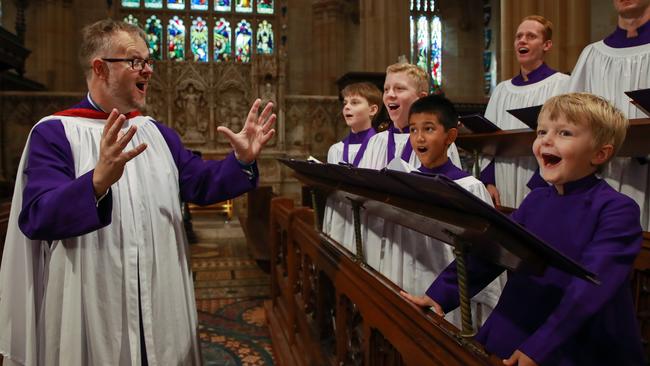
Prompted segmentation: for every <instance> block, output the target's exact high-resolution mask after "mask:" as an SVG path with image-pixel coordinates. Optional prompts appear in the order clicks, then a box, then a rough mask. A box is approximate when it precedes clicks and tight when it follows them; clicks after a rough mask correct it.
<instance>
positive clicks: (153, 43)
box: [144, 15, 163, 60]
mask: <svg viewBox="0 0 650 366" xmlns="http://www.w3.org/2000/svg"><path fill="white" fill-rule="evenodd" d="M144 32H145V33H146V34H147V46H149V54H150V55H151V57H152V58H153V59H154V60H162V39H163V37H162V32H163V30H162V23H161V22H160V19H158V18H156V16H155V15H152V16H151V17H149V18H148V19H147V24H146V25H145V27H144Z"/></svg>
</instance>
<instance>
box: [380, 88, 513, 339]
mask: <svg viewBox="0 0 650 366" xmlns="http://www.w3.org/2000/svg"><path fill="white" fill-rule="evenodd" d="M457 126H458V114H457V113H456V109H455V108H454V105H453V104H452V103H451V102H450V101H449V100H448V99H446V98H444V97H442V96H438V95H429V96H426V97H422V98H420V99H418V100H417V101H416V102H415V103H413V105H412V106H411V109H410V111H409V142H410V144H411V146H412V148H413V150H414V151H415V154H416V155H417V158H418V160H419V161H420V163H421V165H420V167H419V168H418V169H417V171H419V172H420V173H422V174H436V175H444V176H445V177H447V178H449V179H452V180H454V182H456V183H457V184H458V185H460V186H461V187H463V188H465V189H466V190H468V191H469V192H471V193H473V194H474V195H476V196H477V197H478V198H480V199H482V200H483V201H485V202H487V203H489V204H492V200H491V198H490V195H489V193H488V192H487V190H486V189H485V186H484V185H483V183H482V182H481V181H479V180H478V179H476V178H474V177H473V176H471V175H470V174H468V173H467V172H465V171H463V170H461V169H460V168H458V167H457V166H455V165H454V164H453V163H452V162H451V160H450V159H449V157H448V156H447V149H448V148H449V146H451V144H452V143H453V142H454V140H455V139H456V136H457V135H458V128H457ZM403 164H406V163H405V162H404V163H403ZM390 227H391V228H392V230H394V231H393V233H392V234H393V235H391V236H390V237H389V238H390V241H389V242H387V244H388V245H385V246H384V247H385V249H384V256H386V257H388V258H390V262H389V263H388V265H386V266H383V265H382V267H380V272H382V273H383V274H385V275H386V276H388V277H389V278H390V279H391V280H392V281H393V282H395V283H396V284H397V285H398V286H400V287H402V288H403V289H404V290H405V291H407V292H411V293H422V292H424V291H425V290H426V289H427V287H428V286H429V285H430V284H431V282H432V281H433V280H434V279H435V278H436V276H437V275H438V274H440V272H442V271H443V270H444V269H445V267H447V265H449V263H451V261H452V260H453V259H454V255H453V248H452V247H451V246H450V245H448V244H445V243H442V242H440V241H438V240H436V239H433V238H431V237H427V236H425V235H423V234H420V233H418V232H416V231H414V230H411V229H407V228H405V227H402V226H399V225H390ZM382 264H384V263H383V262H382ZM385 267H389V268H391V271H390V272H389V271H386V270H385ZM504 279H505V278H504ZM504 279H503V280H504ZM501 280H502V279H501V278H500V279H497V280H495V281H494V283H493V284H491V285H490V286H488V287H487V288H486V289H485V290H483V291H482V292H481V293H480V294H478V295H476V296H475V297H474V299H473V301H472V308H473V309H474V315H475V316H476V318H475V320H476V321H477V322H479V323H482V322H483V321H485V319H486V318H487V316H488V315H489V314H490V312H491V311H492V309H493V308H494V306H495V305H496V302H497V300H498V299H499V295H500V293H501V288H502V282H503V283H504V281H501ZM447 319H448V320H449V321H450V322H452V323H453V324H455V325H456V326H460V312H458V311H454V312H452V313H451V314H447Z"/></svg>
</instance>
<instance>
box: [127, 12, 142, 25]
mask: <svg viewBox="0 0 650 366" xmlns="http://www.w3.org/2000/svg"><path fill="white" fill-rule="evenodd" d="M124 22H125V23H129V24H133V25H135V26H138V27H139V26H140V22H138V18H135V17H134V16H133V14H129V15H128V16H127V17H126V18H124Z"/></svg>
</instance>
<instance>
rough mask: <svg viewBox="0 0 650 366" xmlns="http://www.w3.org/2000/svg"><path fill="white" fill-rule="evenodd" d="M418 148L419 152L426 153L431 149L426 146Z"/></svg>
mask: <svg viewBox="0 0 650 366" xmlns="http://www.w3.org/2000/svg"><path fill="white" fill-rule="evenodd" d="M416 150H417V151H418V152H421V153H425V152H427V150H429V149H427V148H426V146H418V147H417V148H416Z"/></svg>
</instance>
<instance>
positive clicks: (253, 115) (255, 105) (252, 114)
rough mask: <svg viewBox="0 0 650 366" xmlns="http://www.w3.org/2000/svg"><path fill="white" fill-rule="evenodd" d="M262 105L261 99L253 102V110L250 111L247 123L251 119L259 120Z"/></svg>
mask: <svg viewBox="0 0 650 366" xmlns="http://www.w3.org/2000/svg"><path fill="white" fill-rule="evenodd" d="M260 103H262V100H261V99H260V98H257V99H255V101H254V102H253V105H252V106H251V110H250V111H248V116H247V117H246V122H248V121H249V120H250V119H251V118H253V119H255V118H257V112H258V111H259V109H260Z"/></svg>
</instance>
